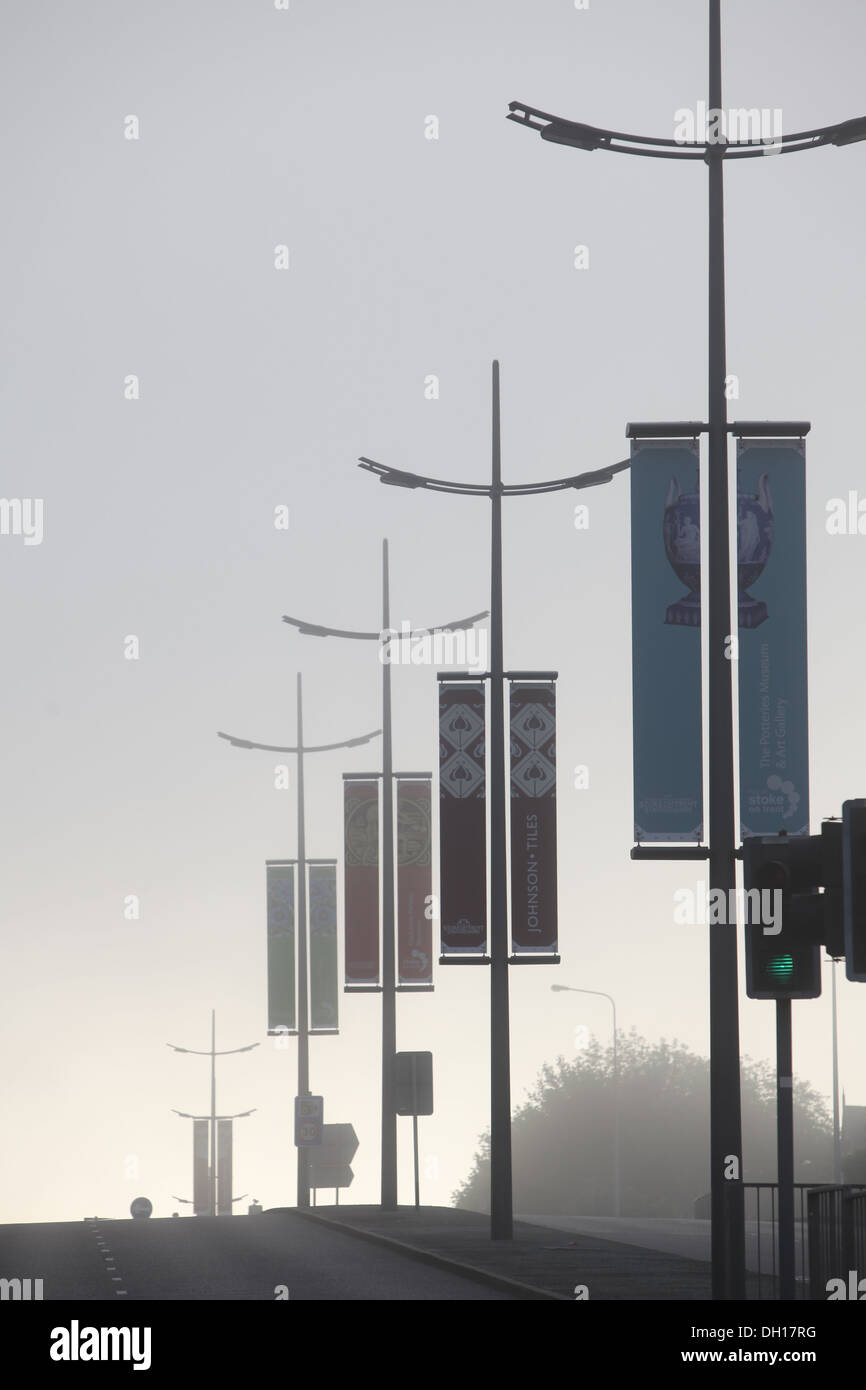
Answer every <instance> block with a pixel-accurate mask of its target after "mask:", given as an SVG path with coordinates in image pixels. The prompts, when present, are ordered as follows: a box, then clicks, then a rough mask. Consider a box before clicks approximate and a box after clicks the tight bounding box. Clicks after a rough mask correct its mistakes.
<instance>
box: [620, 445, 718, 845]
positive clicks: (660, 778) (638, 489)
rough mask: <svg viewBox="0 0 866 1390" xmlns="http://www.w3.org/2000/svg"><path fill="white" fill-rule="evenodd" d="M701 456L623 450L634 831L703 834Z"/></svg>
mask: <svg viewBox="0 0 866 1390" xmlns="http://www.w3.org/2000/svg"><path fill="white" fill-rule="evenodd" d="M699 465H700V455H699V451H698V444H697V441H695V440H691V439H641V440H637V439H636V440H633V441H632V446H631V623H632V693H633V703H632V719H633V728H634V836H635V840H636V841H638V842H640V841H641V840H644V841H652V840H659V841H664V840H669V841H681V840H694V841H699V840H701V839H702V838H703V758H702V748H701V507H700V467H699Z"/></svg>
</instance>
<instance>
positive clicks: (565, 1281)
mask: <svg viewBox="0 0 866 1390" xmlns="http://www.w3.org/2000/svg"><path fill="white" fill-rule="evenodd" d="M300 1215H301V1216H302V1219H304V1220H309V1221H314V1222H319V1223H320V1224H327V1225H330V1226H332V1227H334V1226H336V1227H340V1228H342V1229H343V1230H346V1231H353V1232H354V1233H355V1234H356V1235H357V1236H358V1237H360V1238H362V1239H364V1240H367V1241H371V1242H374V1243H382V1244H386V1243H387V1244H389V1245H394V1244H398V1245H399V1246H400V1247H402V1249H403V1250H404V1251H406V1252H407V1253H408V1251H409V1250H411V1251H412V1252H413V1253H414V1254H415V1256H416V1258H419V1259H422V1260H425V1259H426V1260H430V1259H434V1260H436V1261H437V1262H440V1261H441V1262H443V1267H444V1263H445V1262H447V1264H449V1265H450V1266H452V1267H453V1268H454V1269H455V1270H457V1269H459V1268H462V1269H463V1270H464V1271H466V1272H468V1271H471V1272H472V1273H473V1275H474V1277H476V1278H478V1279H482V1280H483V1279H485V1278H486V1279H490V1280H491V1281H495V1284H496V1286H498V1287H502V1288H505V1287H506V1285H505V1283H504V1282H503V1281H510V1282H511V1283H512V1284H513V1285H515V1286H518V1287H519V1288H522V1290H523V1297H530V1298H532V1297H535V1298H538V1297H540V1298H548V1299H554V1300H557V1301H558V1300H561V1299H568V1300H569V1301H574V1300H575V1298H577V1297H578V1296H584V1297H588V1298H589V1299H590V1300H629V1299H632V1300H641V1301H643V1300H652V1301H656V1302H658V1301H663V1302H668V1301H689V1302H692V1301H696V1300H708V1299H709V1298H710V1296H711V1284H710V1266H709V1265H708V1263H707V1262H706V1261H705V1260H700V1259H687V1258H685V1257H683V1256H680V1255H674V1254H670V1253H668V1252H665V1251H658V1250H651V1249H648V1248H646V1247H641V1246H639V1245H633V1244H629V1243H626V1242H623V1241H612V1240H604V1239H600V1238H598V1237H596V1236H592V1235H587V1234H584V1233H577V1232H574V1231H570V1230H568V1229H567V1227H566V1226H565V1224H563V1226H562V1227H560V1228H559V1229H556V1228H554V1227H551V1226H547V1225H545V1226H539V1225H536V1224H534V1223H530V1222H528V1221H522V1220H518V1221H515V1223H514V1238H513V1240H510V1241H492V1240H491V1239H490V1219H489V1217H488V1216H486V1215H484V1214H482V1213H479V1212H472V1211H465V1210H463V1209H462V1208H455V1207H417V1208H416V1207H399V1208H398V1209H397V1210H396V1211H390V1212H388V1211H386V1212H383V1211H382V1210H381V1209H380V1208H378V1207H374V1206H345V1205H342V1204H341V1205H340V1206H327V1207H325V1206H317V1207H315V1208H313V1209H311V1210H310V1211H309V1212H304V1213H300ZM545 1220H546V1221H547V1220H550V1221H553V1220H555V1218H545ZM567 1221H568V1218H563V1223H565V1222H567ZM581 1288H585V1289H586V1294H585V1295H579V1294H578V1293H577V1292H576V1290H577V1289H581ZM753 1296H754V1295H753Z"/></svg>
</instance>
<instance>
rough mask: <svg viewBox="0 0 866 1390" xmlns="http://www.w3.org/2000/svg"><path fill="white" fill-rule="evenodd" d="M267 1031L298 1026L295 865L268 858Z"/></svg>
mask: <svg viewBox="0 0 866 1390" xmlns="http://www.w3.org/2000/svg"><path fill="white" fill-rule="evenodd" d="M265 867H266V870H267V894H268V1032H269V1033H271V1032H275V1031H276V1030H278V1029H281V1028H295V1027H296V1023H295V867H294V864H292V863H288V862H287V861H286V860H269V861H268V863H267V864H266V866H265Z"/></svg>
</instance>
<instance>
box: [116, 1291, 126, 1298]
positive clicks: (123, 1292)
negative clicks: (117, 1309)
mask: <svg viewBox="0 0 866 1390" xmlns="http://www.w3.org/2000/svg"><path fill="white" fill-rule="evenodd" d="M114 1292H115V1293H116V1294H117V1296H118V1298H119V1297H120V1295H121V1294H125V1293H126V1289H115V1290H114Z"/></svg>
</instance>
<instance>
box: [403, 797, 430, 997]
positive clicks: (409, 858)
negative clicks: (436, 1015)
mask: <svg viewBox="0 0 866 1390" xmlns="http://www.w3.org/2000/svg"><path fill="white" fill-rule="evenodd" d="M430 818H431V789H430V781H429V780H428V779H427V778H425V779H423V780H419V781H403V780H402V778H401V779H400V780H399V781H398V782H397V979H398V983H399V984H401V985H429V984H432V982H433V920H432V917H433V914H432V911H431V906H430V905H431V903H432V898H433V868H432V863H431V853H430V850H431V835H430Z"/></svg>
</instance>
